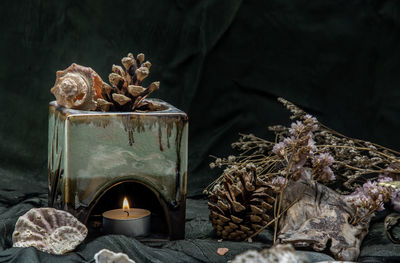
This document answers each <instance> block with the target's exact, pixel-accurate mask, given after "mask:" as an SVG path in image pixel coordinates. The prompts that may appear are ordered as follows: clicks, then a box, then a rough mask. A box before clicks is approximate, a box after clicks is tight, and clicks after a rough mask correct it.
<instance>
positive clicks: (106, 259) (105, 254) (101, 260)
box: [94, 249, 135, 263]
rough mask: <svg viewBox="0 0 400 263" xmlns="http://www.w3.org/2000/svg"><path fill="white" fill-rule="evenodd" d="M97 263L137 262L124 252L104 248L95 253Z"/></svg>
mask: <svg viewBox="0 0 400 263" xmlns="http://www.w3.org/2000/svg"><path fill="white" fill-rule="evenodd" d="M94 260H95V261H96V263H135V261H133V260H132V259H130V258H129V257H128V255H126V254H124V253H115V252H112V251H110V250H108V249H102V250H100V251H99V252H97V253H96V255H94Z"/></svg>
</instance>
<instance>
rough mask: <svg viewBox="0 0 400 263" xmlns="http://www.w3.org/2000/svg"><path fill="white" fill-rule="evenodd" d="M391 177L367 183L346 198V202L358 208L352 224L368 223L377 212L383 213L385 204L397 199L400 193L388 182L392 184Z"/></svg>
mask: <svg viewBox="0 0 400 263" xmlns="http://www.w3.org/2000/svg"><path fill="white" fill-rule="evenodd" d="M392 181H393V179H392V178H390V177H382V176H381V177H380V178H379V179H378V180H377V181H373V182H371V181H367V182H366V183H364V184H363V185H362V186H361V187H358V188H356V190H355V191H354V192H353V193H352V194H351V195H348V196H346V201H349V202H350V203H352V205H353V206H354V207H355V208H356V214H355V216H354V218H353V219H352V224H354V225H356V224H358V223H360V222H362V221H364V220H365V221H368V220H369V219H370V218H371V217H372V216H373V215H374V213H375V212H376V211H383V210H384V209H385V208H384V204H385V203H387V202H389V201H390V200H392V199H394V198H396V196H397V194H398V191H397V190H396V189H395V188H392V187H391V186H390V185H389V184H385V183H387V182H392Z"/></svg>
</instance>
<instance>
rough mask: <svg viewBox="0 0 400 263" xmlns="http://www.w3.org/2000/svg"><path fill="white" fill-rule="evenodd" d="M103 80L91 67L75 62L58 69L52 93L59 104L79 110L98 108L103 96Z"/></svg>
mask: <svg viewBox="0 0 400 263" xmlns="http://www.w3.org/2000/svg"><path fill="white" fill-rule="evenodd" d="M102 87H103V80H102V79H101V78H100V76H99V75H98V74H97V73H96V72H95V71H94V70H93V69H91V68H89V67H84V66H81V65H78V64H75V63H73V64H72V65H71V66H69V67H68V68H67V69H65V70H61V71H57V78H56V82H55V84H54V87H53V88H52V89H51V93H53V94H54V96H55V97H56V100H57V104H58V105H61V106H64V107H67V108H71V109H79V110H96V108H97V100H98V99H103V96H102Z"/></svg>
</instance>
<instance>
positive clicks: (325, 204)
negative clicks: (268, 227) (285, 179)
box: [278, 180, 369, 261]
mask: <svg viewBox="0 0 400 263" xmlns="http://www.w3.org/2000/svg"><path fill="white" fill-rule="evenodd" d="M301 193H303V195H302V197H301V198H300V200H299V201H298V202H296V203H295V204H294V205H293V206H292V207H290V208H289V209H288V211H287V213H286V214H285V215H284V216H283V217H282V219H281V220H280V229H281V231H280V234H279V236H278V240H279V242H280V243H290V244H293V246H295V247H308V248H312V249H313V250H315V251H325V252H328V253H332V255H333V256H334V257H335V258H336V259H338V260H348V261H355V260H356V259H357V257H358V255H359V253H360V245H361V242H362V240H363V238H364V237H365V235H366V234H367V233H368V225H369V219H367V222H365V223H359V224H357V225H355V226H354V225H352V224H350V223H349V221H350V219H351V218H352V217H353V216H354V214H355V211H354V209H353V208H352V206H351V205H350V204H349V203H347V202H345V201H344V198H343V197H344V196H343V195H340V194H338V193H337V192H335V191H333V190H332V189H330V188H328V187H326V186H324V185H322V184H319V183H316V182H310V181H305V180H301V181H297V182H291V183H289V185H288V186H287V189H286V190H285V194H284V200H283V206H287V205H289V204H290V203H292V202H293V201H295V200H296V199H297V198H298V196H299V195H300V194H301Z"/></svg>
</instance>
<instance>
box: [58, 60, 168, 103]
mask: <svg viewBox="0 0 400 263" xmlns="http://www.w3.org/2000/svg"><path fill="white" fill-rule="evenodd" d="M144 60H145V56H144V54H142V53H140V54H138V55H137V56H136V58H135V57H134V56H133V54H132V53H129V54H128V55H127V56H126V57H123V58H122V60H121V62H122V65H123V67H124V68H123V67H121V66H118V65H113V66H112V73H111V74H110V75H109V81H110V84H111V85H109V84H107V83H106V82H104V81H103V80H102V79H101V77H100V76H99V75H98V74H97V73H96V72H95V71H94V70H93V69H91V68H89V67H84V66H81V65H77V64H75V63H74V64H72V65H71V66H70V67H68V68H67V69H65V70H62V71H57V78H56V82H55V84H54V87H53V88H52V89H51V92H52V93H53V94H54V96H55V97H56V100H57V103H58V105H61V106H64V107H67V108H71V109H79V110H99V111H155V110H160V109H161V106H160V105H158V104H155V103H152V102H150V101H148V100H146V97H147V96H149V94H150V93H152V92H154V91H156V90H158V89H159V87H160V82H158V81H156V82H152V83H151V84H150V85H149V86H148V87H147V88H144V87H143V86H142V84H143V81H144V79H145V78H147V77H148V75H149V74H150V67H151V63H150V62H149V61H144Z"/></svg>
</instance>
